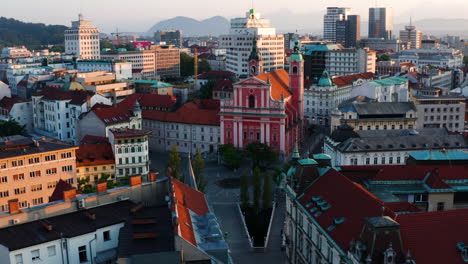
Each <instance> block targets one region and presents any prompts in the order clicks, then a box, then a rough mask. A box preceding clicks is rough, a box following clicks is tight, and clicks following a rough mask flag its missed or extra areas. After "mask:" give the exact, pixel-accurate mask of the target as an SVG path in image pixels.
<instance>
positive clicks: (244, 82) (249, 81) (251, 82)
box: [236, 77, 269, 85]
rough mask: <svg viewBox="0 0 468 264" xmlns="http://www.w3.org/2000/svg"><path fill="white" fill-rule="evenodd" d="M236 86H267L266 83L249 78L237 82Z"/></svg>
mask: <svg viewBox="0 0 468 264" xmlns="http://www.w3.org/2000/svg"><path fill="white" fill-rule="evenodd" d="M236 85H269V84H268V83H267V82H264V81H262V80H260V79H257V78H255V77H250V78H247V79H245V80H242V81H239V82H238V83H236Z"/></svg>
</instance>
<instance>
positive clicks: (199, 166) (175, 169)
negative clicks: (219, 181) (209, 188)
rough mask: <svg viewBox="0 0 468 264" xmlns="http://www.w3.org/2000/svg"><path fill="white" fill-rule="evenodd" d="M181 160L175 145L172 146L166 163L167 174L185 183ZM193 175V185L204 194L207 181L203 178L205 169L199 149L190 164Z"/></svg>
mask: <svg viewBox="0 0 468 264" xmlns="http://www.w3.org/2000/svg"><path fill="white" fill-rule="evenodd" d="M181 160H182V158H181V157H180V154H179V150H178V148H177V146H176V145H173V146H172V149H171V152H170V153H169V161H168V162H167V170H168V173H169V174H170V175H171V176H172V177H174V178H176V179H178V180H179V181H181V182H185V175H183V173H182V172H181ZM191 165H192V170H193V174H194V175H195V183H196V184H197V188H198V190H199V191H200V192H205V189H206V185H207V180H206V179H205V177H204V176H203V168H205V160H204V159H203V156H202V154H201V152H200V150H199V149H197V151H196V152H195V156H194V158H193V160H192V162H191Z"/></svg>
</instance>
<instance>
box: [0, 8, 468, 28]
mask: <svg viewBox="0 0 468 264" xmlns="http://www.w3.org/2000/svg"><path fill="white" fill-rule="evenodd" d="M376 2H377V3H378V5H379V6H388V7H393V8H394V13H395V22H396V23H401V22H403V21H407V20H408V17H409V16H410V15H411V16H413V17H414V20H418V19H424V18H428V17H439V18H440V17H450V18H468V15H467V14H466V10H468V0H377V1H376V0H296V1H289V2H288V1H283V0H254V7H255V9H257V10H258V11H259V12H261V13H263V14H264V15H265V16H266V17H269V16H268V15H269V14H270V15H271V16H275V14H278V13H279V12H283V13H284V12H285V11H287V12H286V13H287V14H288V15H294V14H301V15H304V14H306V13H307V14H310V16H311V18H312V19H311V21H314V23H316V22H315V21H319V18H320V17H321V16H322V14H323V12H324V10H325V8H326V7H327V6H346V7H351V8H352V12H353V13H354V14H359V15H361V16H362V19H363V20H367V14H368V11H367V9H368V8H369V7H370V6H374V5H375V3H376ZM288 3H289V4H288ZM251 5H252V1H251V0H236V1H223V0H196V1H192V0H174V1H167V0H136V1H135V0H134V1H132V0H112V1H111V0H74V1H68V0H40V1H38V0H15V1H12V0H2V4H1V8H0V16H5V17H13V18H16V19H20V20H23V21H28V22H43V23H47V24H63V25H70V21H72V20H75V19H76V17H77V14H78V13H79V12H80V10H81V11H82V12H83V14H84V16H85V18H86V19H89V20H93V21H94V22H95V24H96V25H97V26H98V27H99V28H100V29H101V30H102V31H104V32H109V31H111V30H113V29H114V28H115V27H119V29H121V31H146V30H147V29H148V28H149V27H150V26H152V25H153V24H155V23H156V22H157V21H159V20H162V19H166V18H171V17H174V16H188V17H193V18H196V19H204V18H208V17H211V16H215V15H221V16H224V17H227V18H231V17H236V16H243V14H244V12H245V11H246V10H247V9H249V8H250V7H251ZM269 18H271V17H269ZM275 26H277V27H279V25H275Z"/></svg>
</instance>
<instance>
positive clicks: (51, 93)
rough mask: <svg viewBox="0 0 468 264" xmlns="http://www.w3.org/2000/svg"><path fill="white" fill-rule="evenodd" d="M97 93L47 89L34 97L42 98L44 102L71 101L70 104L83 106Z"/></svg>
mask: <svg viewBox="0 0 468 264" xmlns="http://www.w3.org/2000/svg"><path fill="white" fill-rule="evenodd" d="M94 94H95V93H94V92H92V91H77V90H73V91H63V90H61V89H56V88H45V89H43V90H42V91H40V92H38V93H36V94H35V95H34V96H42V99H43V100H52V101H56V100H58V101H60V100H70V101H69V102H68V103H69V104H73V105H82V104H84V103H86V101H87V100H88V98H90V97H92V96H93V95H94Z"/></svg>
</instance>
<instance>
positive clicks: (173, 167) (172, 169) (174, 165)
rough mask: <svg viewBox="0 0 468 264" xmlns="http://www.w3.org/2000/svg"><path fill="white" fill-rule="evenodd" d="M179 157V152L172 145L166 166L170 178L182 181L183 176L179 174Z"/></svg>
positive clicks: (175, 146)
mask: <svg viewBox="0 0 468 264" xmlns="http://www.w3.org/2000/svg"><path fill="white" fill-rule="evenodd" d="M180 161H181V158H180V155H179V150H178V148H177V145H175V144H174V145H172V149H171V152H170V153H169V161H168V164H167V168H168V171H169V173H170V174H171V176H172V177H174V178H176V179H178V180H180V181H183V180H184V179H183V176H182V174H181V173H180Z"/></svg>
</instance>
